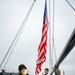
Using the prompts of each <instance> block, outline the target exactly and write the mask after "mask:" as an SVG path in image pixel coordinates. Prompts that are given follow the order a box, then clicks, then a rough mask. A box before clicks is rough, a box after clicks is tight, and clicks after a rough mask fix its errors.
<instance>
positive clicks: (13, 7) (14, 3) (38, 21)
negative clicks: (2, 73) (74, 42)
mask: <svg viewBox="0 0 75 75" xmlns="http://www.w3.org/2000/svg"><path fill="white" fill-rule="evenodd" d="M69 1H70V2H71V3H72V4H73V6H74V4H75V1H74V0H72V1H71V0H69ZM32 2H33V0H0V61H2V59H3V57H4V55H5V54H6V52H7V50H8V48H9V46H10V44H11V43H12V41H13V39H14V37H15V35H16V33H17V31H18V29H19V28H20V26H21V24H22V22H23V20H24V18H25V16H26V14H27V12H28V10H29V8H30V6H31V4H32ZM44 2H45V1H44V0H37V1H36V3H35V5H34V7H33V9H32V11H31V14H30V16H29V18H28V21H27V23H26V25H25V28H24V30H23V32H22V34H21V36H20V38H19V40H18V43H17V45H16V47H15V49H14V51H13V53H12V55H11V57H10V59H9V61H8V63H7V65H6V67H5V69H6V71H15V72H17V71H18V70H17V67H18V65H19V64H20V63H24V64H25V65H26V66H27V67H28V69H29V73H30V74H34V72H35V66H36V59H37V49H38V45H39V43H40V39H41V30H42V23H43V13H44ZM74 7H75V6H74ZM48 12H49V10H48ZM74 27H75V11H73V9H72V8H71V7H70V6H69V5H68V4H67V2H66V1H65V0H56V1H55V21H54V39H55V49H56V53H57V58H58V57H59V56H60V53H61V52H62V50H63V48H64V46H65V44H66V42H67V40H68V38H69V36H70V35H71V33H72V31H73V29H74ZM51 29H52V1H51ZM48 43H49V42H48ZM74 50H75V48H74V49H73V50H72V51H71V53H70V54H69V55H68V57H67V58H66V60H64V62H63V63H62V64H61V66H60V70H61V71H63V70H64V71H65V74H66V75H74V74H75V72H74V70H75V67H74V66H75V58H74V57H75V54H74V53H75V51H74ZM0 63H1V62H0ZM54 63H55V62H54ZM2 67H3V66H2ZM45 67H49V47H48V48H47V61H46V62H45V63H44V64H43V66H42V69H44V68H45Z"/></svg>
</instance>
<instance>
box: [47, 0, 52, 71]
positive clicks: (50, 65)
mask: <svg viewBox="0 0 75 75" xmlns="http://www.w3.org/2000/svg"><path fill="white" fill-rule="evenodd" d="M50 12H51V8H50V0H49V30H48V31H49V69H50V72H51V70H52V59H51V58H52V57H51V19H50V18H51V13H50Z"/></svg>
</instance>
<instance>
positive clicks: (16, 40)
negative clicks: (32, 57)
mask: <svg viewBox="0 0 75 75" xmlns="http://www.w3.org/2000/svg"><path fill="white" fill-rule="evenodd" d="M34 3H35V1H34V2H33V3H32V6H31V8H30V9H29V11H28V13H27V15H26V17H25V19H24V21H23V23H22V25H21V27H20V29H19V30H18V32H17V34H16V36H15V38H14V40H13V42H12V43H11V45H10V47H9V49H8V51H7V53H6V55H5V57H4V59H3V61H2V62H1V65H0V67H1V66H2V65H3V63H4V61H5V59H6V57H7V55H8V53H9V51H10V50H11V48H12V51H11V53H10V55H9V57H8V59H7V61H6V63H5V65H4V67H3V69H4V68H5V66H6V64H7V62H8V60H9V58H10V56H11V54H12V52H13V50H14V48H15V46H16V44H17V42H18V39H19V37H20V35H21V33H22V31H23V29H24V27H25V24H26V22H27V20H28V17H29V15H30V12H31V10H32V8H33V6H34ZM12 46H13V47H12Z"/></svg>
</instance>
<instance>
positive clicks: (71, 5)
mask: <svg viewBox="0 0 75 75" xmlns="http://www.w3.org/2000/svg"><path fill="white" fill-rule="evenodd" d="M66 2H67V3H68V4H69V5H70V6H71V8H72V9H73V10H74V11H75V8H74V7H73V6H72V5H71V4H70V2H69V1H68V0H66Z"/></svg>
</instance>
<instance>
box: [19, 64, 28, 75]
mask: <svg viewBox="0 0 75 75" xmlns="http://www.w3.org/2000/svg"><path fill="white" fill-rule="evenodd" d="M25 69H27V67H26V66H25V65H24V64H20V65H19V67H18V70H19V75H25V74H24V72H25Z"/></svg>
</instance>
